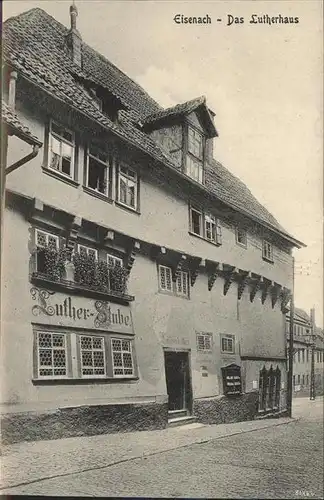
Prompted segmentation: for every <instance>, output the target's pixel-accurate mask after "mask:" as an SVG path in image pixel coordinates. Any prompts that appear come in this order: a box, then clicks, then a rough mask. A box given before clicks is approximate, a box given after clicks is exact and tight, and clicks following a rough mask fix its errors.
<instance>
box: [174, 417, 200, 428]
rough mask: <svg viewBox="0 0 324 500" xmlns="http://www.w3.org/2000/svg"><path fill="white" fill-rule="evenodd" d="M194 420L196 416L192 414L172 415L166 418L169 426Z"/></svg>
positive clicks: (189, 422)
mask: <svg viewBox="0 0 324 500" xmlns="http://www.w3.org/2000/svg"><path fill="white" fill-rule="evenodd" d="M194 422H196V417H194V416H192V415H186V416H183V417H172V418H169V419H168V426H169V427H177V426H179V425H187V424H192V423H194Z"/></svg>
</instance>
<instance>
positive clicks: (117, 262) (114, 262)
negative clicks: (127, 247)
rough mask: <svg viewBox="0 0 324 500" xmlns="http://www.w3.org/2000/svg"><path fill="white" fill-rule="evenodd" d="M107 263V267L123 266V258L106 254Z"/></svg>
mask: <svg viewBox="0 0 324 500" xmlns="http://www.w3.org/2000/svg"><path fill="white" fill-rule="evenodd" d="M107 264H108V266H109V267H115V266H118V267H123V259H121V258H120V257H115V256H114V255H111V254H109V253H108V254H107Z"/></svg>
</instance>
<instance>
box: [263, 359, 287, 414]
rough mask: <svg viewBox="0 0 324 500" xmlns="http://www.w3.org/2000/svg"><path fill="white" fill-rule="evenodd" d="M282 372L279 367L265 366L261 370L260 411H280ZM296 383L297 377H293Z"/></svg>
mask: <svg viewBox="0 0 324 500" xmlns="http://www.w3.org/2000/svg"><path fill="white" fill-rule="evenodd" d="M280 384H281V372H280V370H279V367H277V368H276V370H273V368H272V366H271V367H270V370H266V368H265V366H264V367H263V368H262V370H261V371H260V377H259V411H262V412H264V411H268V412H270V411H273V410H276V411H278V409H279V404H280ZM293 384H295V379H293Z"/></svg>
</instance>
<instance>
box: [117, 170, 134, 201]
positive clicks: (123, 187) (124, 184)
mask: <svg viewBox="0 0 324 500" xmlns="http://www.w3.org/2000/svg"><path fill="white" fill-rule="evenodd" d="M137 182H138V179H137V173H136V172H135V171H134V170H133V169H131V168H128V167H125V166H120V167H119V171H118V201H119V203H122V204H123V205H126V206H128V207H130V208H133V209H135V210H136V208H137Z"/></svg>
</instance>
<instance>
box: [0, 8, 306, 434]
mask: <svg viewBox="0 0 324 500" xmlns="http://www.w3.org/2000/svg"><path fill="white" fill-rule="evenodd" d="M4 64H5V74H6V75H7V80H6V82H5V85H4V86H5V88H4V98H5V100H6V102H11V103H12V104H11V106H12V107H13V106H14V107H15V113H16V114H17V116H18V117H19V119H20V120H21V122H22V123H24V124H25V125H26V126H28V127H29V129H30V131H31V133H32V134H33V136H36V137H37V138H38V141H39V142H40V143H42V144H43V146H42V148H41V151H40V153H39V154H38V156H37V157H35V158H33V159H31V161H29V163H27V164H26V165H24V166H23V167H21V168H17V169H16V170H15V171H13V172H11V173H10V174H9V175H8V176H7V196H6V209H5V213H4V239H5V247H4V259H3V269H2V272H3V279H2V297H3V299H2V306H3V309H2V321H3V333H2V338H1V342H2V346H1V351H2V367H3V372H2V375H1V384H2V386H1V397H2V406H1V408H2V432H3V439H4V440H5V441H7V442H14V441H19V440H22V439H24V440H26V439H27V440H33V439H50V438H55V437H62V436H75V435H82V434H87V435H91V434H97V433H108V432H115V431H124V430H129V429H154V428H164V427H165V426H166V425H168V422H170V421H171V422H179V421H188V419H193V418H196V419H197V420H198V421H201V422H206V423H220V422H234V421H239V420H246V419H253V418H257V417H262V416H267V415H269V414H270V415H272V414H274V413H277V414H284V413H285V411H286V403H287V394H286V391H287V358H286V335H285V323H286V312H287V304H288V302H289V300H290V297H291V291H292V283H293V258H292V249H293V248H294V247H297V248H299V247H301V246H302V245H303V244H302V243H300V242H299V241H297V240H296V239H295V238H294V237H293V236H291V235H290V234H288V233H287V231H286V230H285V229H284V228H283V227H282V226H281V225H280V224H279V223H278V222H277V221H276V219H275V218H274V217H273V216H272V215H271V214H270V213H269V212H268V211H267V210H266V209H265V208H264V207H263V206H262V205H261V204H260V203H259V202H258V201H257V200H256V199H255V198H254V197H253V195H252V194H251V192H250V191H249V190H248V188H247V187H246V186H245V185H244V184H243V183H242V182H241V181H240V180H239V179H237V178H236V177H235V176H234V175H232V174H231V173H230V172H229V171H228V170H227V169H226V168H225V167H224V166H223V165H221V164H220V163H219V162H218V161H217V160H216V159H215V156H217V153H216V152H214V146H215V143H216V142H217V136H218V133H217V128H216V124H215V123H216V121H215V113H214V112H213V111H212V110H210V109H209V107H208V105H207V101H206V99H205V97H198V98H197V99H194V100H192V101H189V102H186V103H183V104H179V105H177V106H174V107H172V108H169V109H163V108H162V107H161V106H160V105H159V104H158V103H157V102H155V101H154V100H153V99H152V98H151V97H150V96H149V95H148V94H147V93H146V92H145V91H144V90H143V89H142V88H141V87H140V86H139V85H137V84H136V83H135V82H134V81H133V80H131V79H130V78H129V77H128V76H127V75H125V74H124V73H123V72H121V71H120V70H119V69H118V68H116V66H114V65H113V64H112V63H111V62H110V61H108V60H107V59H106V58H105V57H103V56H102V55H100V54H98V53H97V52H96V51H95V50H93V49H92V48H91V47H89V46H88V45H87V44H86V43H84V42H83V41H82V37H81V34H80V33H79V32H78V30H77V11H76V7H75V6H74V5H73V6H71V8H70V27H69V28H66V27H65V26H63V25H62V24H60V23H59V22H57V21H56V20H55V19H54V18H52V17H51V16H49V15H48V14H47V13H46V12H44V11H43V10H41V9H32V10H30V11H28V12H25V13H23V14H21V15H19V16H17V17H15V18H11V19H9V20H8V21H6V23H5V25H4ZM26 148H27V146H25V145H24V144H23V143H19V142H18V140H16V138H15V137H10V138H9V142H8V161H9V163H10V164H12V163H14V162H16V161H18V159H19V158H21V157H23V156H24V155H25V154H28V151H27V149H26ZM258 168H259V169H261V168H262V167H261V166H258Z"/></svg>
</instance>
